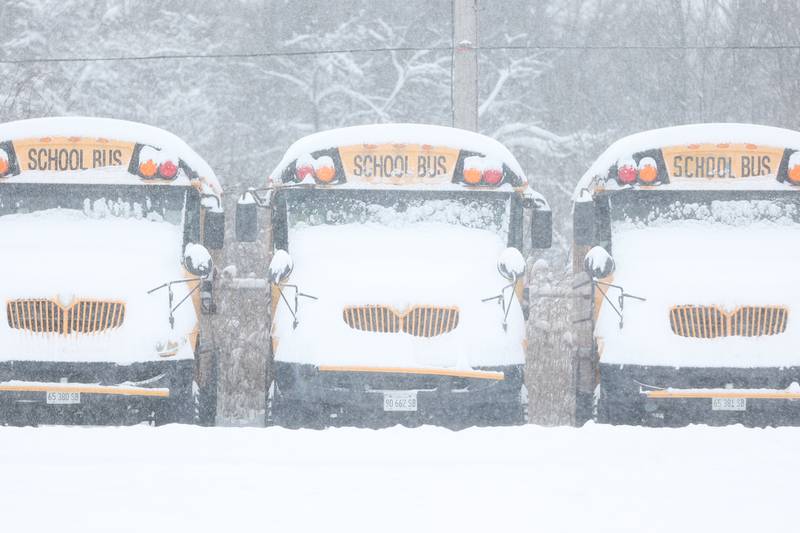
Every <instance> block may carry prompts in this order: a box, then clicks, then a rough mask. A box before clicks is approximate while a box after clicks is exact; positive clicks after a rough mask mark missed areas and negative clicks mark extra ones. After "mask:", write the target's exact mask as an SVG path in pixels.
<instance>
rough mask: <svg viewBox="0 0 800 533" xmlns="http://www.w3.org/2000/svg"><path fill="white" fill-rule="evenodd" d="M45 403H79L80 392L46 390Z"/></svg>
mask: <svg viewBox="0 0 800 533" xmlns="http://www.w3.org/2000/svg"><path fill="white" fill-rule="evenodd" d="M47 403H49V404H52V405H70V404H75V403H81V393H80V392H51V391H47Z"/></svg>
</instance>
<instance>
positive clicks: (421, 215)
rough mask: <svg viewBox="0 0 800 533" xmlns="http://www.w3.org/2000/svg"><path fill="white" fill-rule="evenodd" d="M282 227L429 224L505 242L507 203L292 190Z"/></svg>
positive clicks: (495, 198) (476, 197)
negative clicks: (476, 231) (285, 223)
mask: <svg viewBox="0 0 800 533" xmlns="http://www.w3.org/2000/svg"><path fill="white" fill-rule="evenodd" d="M287 215H288V226H289V228H293V227H296V226H319V225H343V224H369V225H378V226H387V227H392V228H401V227H407V226H410V225H412V224H416V223H419V222H434V223H440V224H448V225H454V226H461V227H465V228H472V229H481V230H488V231H491V232H492V233H494V234H495V235H497V236H498V237H500V239H501V240H502V241H503V242H506V241H507V240H508V230H509V217H510V201H509V197H508V196H505V195H481V194H461V195H453V194H448V195H441V194H438V195H437V194H430V195H423V194H420V193H418V192H414V193H408V192H397V193H387V192H386V191H358V192H352V191H321V192H317V191H292V192H291V194H289V195H287Z"/></svg>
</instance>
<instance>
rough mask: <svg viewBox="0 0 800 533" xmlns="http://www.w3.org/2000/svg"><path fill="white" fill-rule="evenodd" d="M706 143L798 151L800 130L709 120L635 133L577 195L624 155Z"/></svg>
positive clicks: (608, 154) (600, 162) (604, 158)
mask: <svg viewBox="0 0 800 533" xmlns="http://www.w3.org/2000/svg"><path fill="white" fill-rule="evenodd" d="M704 144H706V145H710V144H715V145H724V144H750V145H758V146H764V147H772V148H781V149H789V150H792V151H794V150H800V132H797V131H793V130H788V129H784V128H776V127H772V126H761V125H756V124H737V123H709V124H687V125H683V126H673V127H669V128H660V129H654V130H649V131H643V132H640V133H635V134H633V135H629V136H628V137H623V138H622V139H620V140H618V141H616V142H615V143H614V144H612V145H611V146H609V147H608V148H607V149H606V151H605V152H603V154H602V155H601V156H600V157H599V158H597V160H596V161H595V162H594V163H593V164H592V165H591V166H590V167H589V170H587V171H586V173H585V174H584V175H583V176H582V177H581V179H580V180H579V181H578V185H577V186H576V188H575V193H574V194H573V199H577V198H578V197H579V196H580V193H581V191H583V190H585V189H589V188H590V187H591V184H592V181H593V180H594V179H595V178H596V177H598V176H601V177H605V176H606V174H607V172H608V171H609V169H610V168H612V167H614V166H616V165H617V162H618V161H620V160H621V159H624V158H630V157H631V156H633V154H637V153H643V152H647V151H649V150H659V149H662V148H666V147H677V146H694V145H704ZM773 170H776V169H773ZM773 181H774V180H773ZM778 185H783V184H778Z"/></svg>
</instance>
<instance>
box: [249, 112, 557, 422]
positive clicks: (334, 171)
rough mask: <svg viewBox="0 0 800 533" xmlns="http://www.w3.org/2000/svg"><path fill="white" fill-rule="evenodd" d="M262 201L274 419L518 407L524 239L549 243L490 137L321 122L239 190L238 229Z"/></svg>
mask: <svg viewBox="0 0 800 533" xmlns="http://www.w3.org/2000/svg"><path fill="white" fill-rule="evenodd" d="M259 207H268V209H269V217H270V222H269V227H270V230H271V231H270V233H271V235H272V241H271V248H272V249H273V250H274V254H273V258H272V260H271V262H270V264H269V269H268V277H269V280H270V282H271V284H272V285H271V286H272V290H271V297H272V301H271V306H272V316H271V325H270V338H271V342H270V345H269V346H267V347H265V349H266V350H269V356H270V359H271V363H272V364H271V368H272V373H271V375H272V376H273V377H274V379H273V380H272V382H271V386H270V387H269V392H268V398H267V406H268V413H270V416H271V417H272V419H273V422H274V423H276V424H280V425H284V426H288V427H298V426H309V427H324V426H329V425H356V426H369V427H379V426H385V425H390V424H406V425H416V424H422V423H438V424H443V425H447V426H450V427H462V426H465V425H473V424H514V423H521V422H522V421H523V416H524V407H523V405H522V401H521V396H522V393H523V392H524V391H523V387H524V381H523V377H524V372H523V370H524V365H525V354H526V336H525V335H526V334H525V319H524V317H523V314H524V313H526V307H527V302H526V301H525V299H524V298H523V296H524V291H523V288H524V287H523V285H524V280H525V270H526V262H525V259H524V258H523V255H522V253H521V251H522V250H523V245H525V249H526V250H527V249H528V248H529V247H532V248H547V247H549V246H550V241H551V231H552V218H551V212H550V209H549V206H548V204H547V202H546V201H545V199H544V198H543V197H542V196H541V195H539V194H537V193H535V192H534V191H533V190H532V189H531V188H530V187H529V183H528V180H527V178H526V177H525V174H524V172H523V171H522V169H521V167H520V165H519V163H518V162H517V161H516V159H515V158H514V156H513V155H512V154H511V153H510V152H509V151H508V150H507V149H506V148H505V147H504V146H503V145H501V144H500V143H498V142H497V141H495V140H493V139H490V138H487V137H484V136H483V135H479V134H476V133H472V132H467V131H462V130H457V129H453V128H446V127H438V126H428V125H412V124H385V125H371V126H357V127H351V128H343V129H338V130H331V131H326V132H320V133H317V134H313V135H310V136H308V137H305V138H303V139H301V140H299V141H297V142H296V143H295V144H293V145H292V146H291V147H290V148H289V150H288V151H287V152H286V154H285V156H284V157H283V160H282V161H281V162H280V163H279V165H278V166H277V168H276V169H275V170H274V171H273V172H272V174H271V175H270V178H269V185H268V187H267V188H265V189H262V190H251V191H248V192H245V193H244V194H243V195H242V197H241V198H240V200H239V204H238V206H237V220H236V229H237V237H238V238H239V239H240V240H243V241H253V240H255V239H256V238H257V230H258V224H257V219H256V217H257V213H258V209H259ZM526 220H527V221H528V222H527V223H526V222H525V221H526Z"/></svg>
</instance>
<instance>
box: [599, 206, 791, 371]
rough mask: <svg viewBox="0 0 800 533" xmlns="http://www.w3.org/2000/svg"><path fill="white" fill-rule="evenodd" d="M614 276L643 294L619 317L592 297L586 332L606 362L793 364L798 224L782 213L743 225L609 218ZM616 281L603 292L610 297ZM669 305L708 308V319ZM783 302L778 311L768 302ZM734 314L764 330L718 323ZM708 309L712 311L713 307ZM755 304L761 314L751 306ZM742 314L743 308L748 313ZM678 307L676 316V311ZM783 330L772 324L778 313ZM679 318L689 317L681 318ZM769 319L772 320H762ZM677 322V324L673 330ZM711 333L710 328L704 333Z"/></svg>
mask: <svg viewBox="0 0 800 533" xmlns="http://www.w3.org/2000/svg"><path fill="white" fill-rule="evenodd" d="M612 241H613V256H614V261H615V263H616V271H615V273H614V275H613V276H614V279H613V281H614V283H615V284H618V285H621V286H623V287H624V288H625V291H626V292H628V293H631V294H634V295H637V296H642V297H645V298H646V299H647V301H645V302H639V301H634V300H627V301H626V303H625V308H624V327H622V328H620V326H619V317H618V316H617V315H616V313H615V312H614V310H613V309H611V308H610V306H609V304H608V302H604V303H603V304H602V307H601V310H600V316H599V317H598V322H597V328H596V335H597V336H598V337H599V338H600V339H602V340H601V342H600V346H601V349H602V353H601V361H602V362H604V363H611V364H638V365H663V366H675V367H687V366H688V367H763V366H796V365H800V352H798V350H797V346H798V345H799V344H800V323H798V320H800V285H798V283H797V282H796V280H795V272H796V271H797V267H798V265H800V247H798V246H797V243H798V242H800V225H798V224H796V223H791V222H790V221H783V222H782V223H775V222H750V223H748V224H746V225H735V224H730V223H725V224H722V223H713V222H706V221H698V220H679V221H672V222H669V223H665V224H661V225H653V226H644V225H641V224H638V223H635V222H624V223H615V225H614V227H613V234H612ZM617 294H618V293H617V291H616V290H614V289H610V291H609V296H610V297H611V299H612V301H615V302H616V297H617ZM679 306H696V307H702V308H703V309H711V308H716V309H718V310H719V311H718V313H719V314H718V315H716V316H717V319H716V320H717V322H716V323H714V324H711V325H710V326H713V330H712V329H711V327H708V329H709V331H706V330H705V329H706V327H707V326H706V322H705V321H707V320H708V317H709V316H710V315H708V314H707V313H708V311H705V310H704V311H703V312H704V313H706V315H705V319H704V318H700V319H699V320H698V321H697V322H694V321H692V320H691V317H690V316H689V314H688V310H685V311H681V315H679V316H678V319H679V321H683V320H687V321H688V322H687V323H686V324H683V327H684V331H680V327H681V324H680V323H676V322H675V321H674V320H672V318H671V313H672V310H673V309H676V310H680V309H681V307H679ZM779 308H782V309H786V312H787V313H788V314H787V315H786V316H785V317H782V318H781V317H778V316H777V315H776V314H775V310H776V309H779ZM740 310H741V313H742V315H741V318H742V319H743V320H745V321H746V322H747V323H748V324H749V325H750V328H751V329H749V332H750V333H751V334H752V333H757V331H758V329H757V328H758V327H759V326H758V325H757V324H758V323H759V321H761V323H762V327H766V328H770V327H771V328H772V329H771V332H772V334H763V332H762V334H757V335H754V336H748V335H747V328H745V331H744V334H742V333H740V332H739V331H735V329H734V328H735V326H736V324H735V323H733V324H731V329H730V333H729V331H728V330H725V329H723V328H725V327H726V326H725V325H724V324H725V323H726V322H730V321H731V320H733V319H734V318H735V317H736V316H737V315H736V313H737V312H740ZM715 312H717V311H715ZM759 313H761V315H763V316H761V315H759ZM750 315H752V317H754V318H752V317H751V316H750ZM684 317H685V319H684ZM779 319H780V320H783V321H784V324H783V325H784V326H785V330H784V331H782V332H778V331H779V329H780V327H779V325H776V324H775V323H777V321H778V320H779ZM689 322H694V323H693V324H692V323H689ZM770 322H773V324H770ZM673 323H674V327H676V328H678V330H679V333H675V332H674V331H673ZM709 337H711V338H709Z"/></svg>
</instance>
